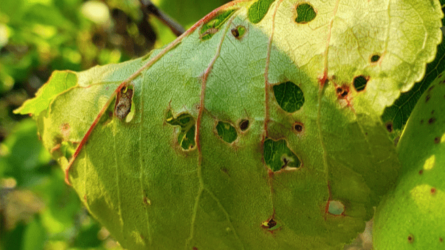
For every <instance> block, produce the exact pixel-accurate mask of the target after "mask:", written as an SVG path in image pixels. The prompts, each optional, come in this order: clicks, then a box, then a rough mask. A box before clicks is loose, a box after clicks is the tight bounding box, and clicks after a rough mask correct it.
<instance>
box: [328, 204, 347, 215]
mask: <svg viewBox="0 0 445 250" xmlns="http://www.w3.org/2000/svg"><path fill="white" fill-rule="evenodd" d="M328 212H329V213H330V214H332V215H342V214H343V212H345V205H343V203H341V202H340V201H329V208H328Z"/></svg>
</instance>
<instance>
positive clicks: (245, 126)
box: [239, 120, 250, 131]
mask: <svg viewBox="0 0 445 250" xmlns="http://www.w3.org/2000/svg"><path fill="white" fill-rule="evenodd" d="M249 125H250V122H249V120H241V121H240V123H239V128H240V130H241V131H246V130H247V129H248V128H249Z"/></svg>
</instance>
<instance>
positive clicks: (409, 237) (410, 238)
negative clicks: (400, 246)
mask: <svg viewBox="0 0 445 250" xmlns="http://www.w3.org/2000/svg"><path fill="white" fill-rule="evenodd" d="M408 242H409V243H413V242H414V236H412V235H409V236H408Z"/></svg>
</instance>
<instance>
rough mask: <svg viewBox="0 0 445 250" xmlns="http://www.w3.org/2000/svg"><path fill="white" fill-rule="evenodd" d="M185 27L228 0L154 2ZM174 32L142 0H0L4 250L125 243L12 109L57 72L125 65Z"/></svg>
mask: <svg viewBox="0 0 445 250" xmlns="http://www.w3.org/2000/svg"><path fill="white" fill-rule="evenodd" d="M152 2H153V3H154V4H155V5H156V6H158V7H159V8H160V9H161V10H163V11H164V12H165V13H166V14H168V15H169V16H170V17H172V18H173V19H175V20H177V21H178V22H179V23H180V24H181V25H183V26H184V27H185V28H189V27H190V26H192V25H193V24H194V23H195V22H196V21H198V20H199V19H200V18H201V17H203V16H204V15H206V14H207V13H209V12H210V11H212V10H213V9H215V8H217V7H218V6H220V5H223V4H224V3H226V2H229V0H212V1H209V0H154V1H152ZM175 38H176V36H175V35H174V34H173V33H172V32H171V31H170V30H169V29H168V28H167V27H166V26H165V25H163V24H162V23H161V22H160V21H158V20H157V19H156V18H154V17H153V16H152V15H150V14H149V13H147V12H146V11H143V8H142V7H141V5H140V2H139V1H138V0H103V1H84V0H0V250H15V249H17V250H40V249H57V250H60V249H121V247H120V246H119V245H118V243H116V242H115V241H114V240H113V239H112V238H111V237H110V235H109V233H108V232H107V230H106V229H105V228H102V227H101V226H100V225H99V224H98V223H97V222H96V221H95V220H94V219H92V218H91V217H90V216H89V214H88V212H87V211H86V209H84V208H83V206H82V205H81V203H80V201H79V198H78V197H77V195H76V194H75V192H74V190H73V189H72V188H70V187H68V186H67V185H66V184H65V183H64V181H63V173H62V171H61V169H60V168H59V167H58V166H57V164H56V163H55V162H54V161H53V160H52V159H51V157H50V155H49V153H47V152H46V151H45V150H44V148H43V147H42V145H41V143H40V141H39V139H38V136H37V128H36V125H35V122H34V121H33V120H32V119H31V118H29V117H23V116H18V115H14V114H13V113H12V111H13V110H14V109H16V108H18V107H19V106H20V105H21V104H22V103H23V102H24V101H25V100H26V99H28V98H31V97H34V95H35V92H36V91H37V89H39V88H40V86H41V85H42V84H44V83H45V82H46V81H47V79H48V78H49V76H50V75H51V72H52V71H53V70H65V69H68V70H74V71H81V70H85V69H88V68H90V67H92V66H95V65H103V64H109V63H119V62H122V61H126V60H128V59H131V58H135V57H139V56H143V55H145V54H146V53H147V52H149V51H150V50H151V49H153V48H159V47H162V46H164V45H166V44H168V43H169V42H171V41H173V40H174V39H175Z"/></svg>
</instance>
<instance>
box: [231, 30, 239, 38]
mask: <svg viewBox="0 0 445 250" xmlns="http://www.w3.org/2000/svg"><path fill="white" fill-rule="evenodd" d="M231 32H232V35H233V36H234V37H235V38H238V37H239V31H238V29H237V28H233V29H232V30H231Z"/></svg>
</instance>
